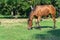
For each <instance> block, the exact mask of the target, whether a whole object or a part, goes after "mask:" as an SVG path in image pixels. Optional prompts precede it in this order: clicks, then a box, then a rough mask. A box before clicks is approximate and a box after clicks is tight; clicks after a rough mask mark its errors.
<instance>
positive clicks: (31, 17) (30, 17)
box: [29, 11, 34, 20]
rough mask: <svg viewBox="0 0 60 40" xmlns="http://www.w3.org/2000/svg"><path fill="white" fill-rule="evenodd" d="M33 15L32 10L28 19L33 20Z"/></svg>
mask: <svg viewBox="0 0 60 40" xmlns="http://www.w3.org/2000/svg"><path fill="white" fill-rule="evenodd" d="M33 17H34V14H33V11H32V12H31V13H30V16H29V19H30V20H33Z"/></svg>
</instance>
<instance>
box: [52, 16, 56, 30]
mask: <svg viewBox="0 0 60 40" xmlns="http://www.w3.org/2000/svg"><path fill="white" fill-rule="evenodd" d="M52 19H53V22H54V28H53V29H55V28H56V19H55V15H52Z"/></svg>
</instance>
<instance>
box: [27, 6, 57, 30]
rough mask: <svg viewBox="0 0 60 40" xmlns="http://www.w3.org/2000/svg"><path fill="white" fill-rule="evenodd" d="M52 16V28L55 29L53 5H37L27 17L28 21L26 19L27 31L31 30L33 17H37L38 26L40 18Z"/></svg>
mask: <svg viewBox="0 0 60 40" xmlns="http://www.w3.org/2000/svg"><path fill="white" fill-rule="evenodd" d="M49 14H50V15H51V16H52V19H53V21H54V27H53V28H55V24H56V20H55V16H56V15H55V14H56V9H55V7H54V6H53V5H37V6H36V7H35V8H34V9H33V10H32V11H31V13H30V15H29V19H28V29H31V28H32V20H33V17H34V16H36V17H37V22H36V23H37V25H38V26H39V21H40V20H41V18H42V16H48V15H49Z"/></svg>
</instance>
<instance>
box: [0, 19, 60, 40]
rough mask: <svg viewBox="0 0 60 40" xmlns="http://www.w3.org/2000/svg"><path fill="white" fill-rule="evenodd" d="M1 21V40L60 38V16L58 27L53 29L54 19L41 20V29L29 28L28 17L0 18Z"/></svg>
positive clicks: (55, 39)
mask: <svg viewBox="0 0 60 40" xmlns="http://www.w3.org/2000/svg"><path fill="white" fill-rule="evenodd" d="M0 22H1V23H0V40H60V18H57V22H56V29H52V27H53V21H52V19H44V20H43V21H40V26H41V30H40V29H36V28H33V29H32V30H28V29H27V19H0ZM34 26H36V24H35V19H34V21H33V27H34Z"/></svg>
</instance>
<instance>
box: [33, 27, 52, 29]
mask: <svg viewBox="0 0 60 40" xmlns="http://www.w3.org/2000/svg"><path fill="white" fill-rule="evenodd" d="M33 28H35V29H40V28H53V27H52V26H35V27H33Z"/></svg>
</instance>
